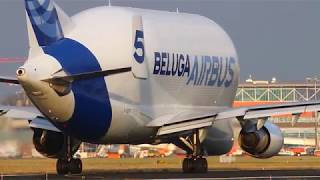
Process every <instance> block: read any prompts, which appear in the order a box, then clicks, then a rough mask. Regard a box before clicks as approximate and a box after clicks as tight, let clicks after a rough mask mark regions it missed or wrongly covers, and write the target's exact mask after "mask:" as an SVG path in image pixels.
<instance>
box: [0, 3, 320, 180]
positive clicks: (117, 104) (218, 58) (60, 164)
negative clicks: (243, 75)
mask: <svg viewBox="0 0 320 180" xmlns="http://www.w3.org/2000/svg"><path fill="white" fill-rule="evenodd" d="M25 7H26V17H27V19H26V21H27V30H28V36H29V47H30V49H29V55H28V60H27V61H26V62H25V64H24V65H23V66H21V67H19V68H18V70H17V71H16V74H17V77H3V76H2V77H1V78H0V80H1V82H5V83H13V84H20V85H21V86H22V88H23V89H24V90H25V92H26V94H27V95H28V97H29V98H30V100H31V101H32V102H33V104H34V106H35V107H34V108H29V107H28V108H23V107H11V106H1V107H0V108H1V115H3V116H8V117H15V118H20V119H27V120H28V121H29V125H30V127H31V129H32V130H33V132H34V135H33V143H34V145H35V148H36V149H37V150H38V151H39V152H40V153H41V154H43V155H44V156H46V157H49V158H56V159H58V160H57V164H56V168H57V173H58V174H66V173H81V171H82V163H81V160H80V159H74V158H73V154H74V153H75V152H76V151H77V149H78V147H79V145H80V143H81V142H89V143H95V144H160V143H172V144H175V145H176V146H178V147H180V148H182V149H184V150H185V151H186V152H187V157H186V158H185V159H184V161H183V164H182V169H183V172H206V171H207V169H208V164H207V160H206V158H205V157H207V156H214V155H221V154H225V153H227V152H228V151H229V150H230V149H231V147H232V145H233V130H232V126H231V120H232V119H235V118H236V119H237V120H238V121H239V122H240V125H241V132H240V135H239V136H240V137H239V144H240V146H241V148H242V149H243V150H244V151H246V152H247V153H249V154H251V155H252V156H254V157H256V158H268V157H271V156H273V155H276V154H277V153H278V152H279V150H280V149H281V147H282V145H283V136H282V134H281V131H280V129H279V128H278V127H277V126H276V125H274V124H272V123H271V122H269V121H267V118H268V117H270V116H273V115H280V114H294V115H297V116H298V115H299V114H301V113H303V112H305V111H319V109H320V102H299V103H290V104H281V105H280V104H278V105H268V106H256V107H242V108H232V103H233V99H234V97H235V93H236V90H237V85H238V80H239V61H238V56H237V53H236V50H235V47H234V45H233V43H232V41H231V39H230V37H229V36H228V35H227V33H226V32H225V31H224V30H223V29H222V28H221V27H220V26H219V25H217V24H216V23H215V22H213V21H212V20H210V19H208V18H205V17H203V16H199V15H194V14H187V13H176V12H164V11H155V10H145V9H136V8H127V7H97V8H93V9H89V10H85V11H83V12H80V13H79V14H76V15H74V16H73V17H69V16H68V15H67V14H66V13H64V12H63V11H62V9H61V8H60V7H58V6H57V4H55V3H54V2H53V1H52V0H25Z"/></svg>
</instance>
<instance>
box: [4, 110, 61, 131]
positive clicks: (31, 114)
mask: <svg viewBox="0 0 320 180" xmlns="http://www.w3.org/2000/svg"><path fill="white" fill-rule="evenodd" d="M0 116H5V117H8V118H14V119H19V120H28V121H30V122H29V126H30V127H33V128H39V129H45V130H51V131H55V132H61V131H60V130H59V129H57V128H56V127H55V126H54V125H53V124H51V122H50V121H48V120H47V119H46V118H45V117H44V116H43V115H42V114H41V113H40V112H39V111H38V109H36V108H35V107H16V106H3V105H0Z"/></svg>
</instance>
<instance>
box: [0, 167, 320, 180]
mask: <svg viewBox="0 0 320 180" xmlns="http://www.w3.org/2000/svg"><path fill="white" fill-rule="evenodd" d="M1 179H3V180H6V179H53V180H55V179H320V169H317V170H313V169H305V170H211V171H209V172H208V173H206V174H183V173H182V172H181V171H179V170H176V171H175V170H171V171H169V170H163V171H150V172H142V171H95V172H85V173H83V174H81V175H65V176H58V175H55V174H30V175H27V174H25V175H19V176H15V175H5V176H2V177H1Z"/></svg>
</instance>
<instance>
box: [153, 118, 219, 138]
mask: <svg viewBox="0 0 320 180" xmlns="http://www.w3.org/2000/svg"><path fill="white" fill-rule="evenodd" d="M212 123H213V119H212V118H207V119H201V120H198V121H188V122H182V123H178V124H172V125H167V126H163V127H161V128H160V129H159V130H158V132H157V135H158V136H163V135H167V134H173V133H177V132H183V131H188V130H192V129H201V128H205V127H209V126H212Z"/></svg>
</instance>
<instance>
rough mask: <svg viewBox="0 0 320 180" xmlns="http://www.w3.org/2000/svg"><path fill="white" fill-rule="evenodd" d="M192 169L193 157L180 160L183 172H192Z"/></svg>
mask: <svg viewBox="0 0 320 180" xmlns="http://www.w3.org/2000/svg"><path fill="white" fill-rule="evenodd" d="M192 170H193V159H190V158H184V159H183V162H182V171H183V172H184V173H192Z"/></svg>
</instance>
